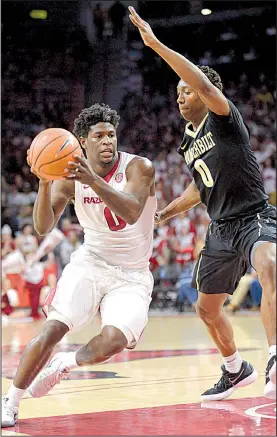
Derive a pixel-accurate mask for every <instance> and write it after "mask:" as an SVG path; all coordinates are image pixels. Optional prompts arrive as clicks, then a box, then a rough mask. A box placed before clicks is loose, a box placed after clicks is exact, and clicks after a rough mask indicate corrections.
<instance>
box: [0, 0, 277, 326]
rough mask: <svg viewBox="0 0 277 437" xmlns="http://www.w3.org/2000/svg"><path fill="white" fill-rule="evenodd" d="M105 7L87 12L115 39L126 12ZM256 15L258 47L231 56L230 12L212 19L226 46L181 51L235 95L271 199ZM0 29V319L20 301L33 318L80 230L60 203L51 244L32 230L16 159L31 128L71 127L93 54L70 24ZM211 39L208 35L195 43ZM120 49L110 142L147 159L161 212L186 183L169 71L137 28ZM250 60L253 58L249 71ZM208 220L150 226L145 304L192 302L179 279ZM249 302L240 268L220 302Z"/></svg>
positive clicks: (270, 75)
mask: <svg viewBox="0 0 277 437" xmlns="http://www.w3.org/2000/svg"><path fill="white" fill-rule="evenodd" d="M141 3H142V4H141V8H142V11H143V7H144V10H145V4H146V3H151V2H141ZM167 3H168V2H167ZM172 3H176V2H172ZM114 5H116V7H115V8H114V9H110V10H109V11H106V12H105V13H103V7H102V6H101V5H100V4H96V5H95V7H94V9H93V20H94V23H95V26H96V29H97V32H96V37H97V38H98V39H100V40H101V39H102V38H103V35H104V37H105V35H107V32H106V34H105V33H104V30H105V29H106V30H107V29H109V28H111V29H112V31H111V35H113V36H115V37H117V38H120V37H121V36H122V33H123V29H124V17H125V15H126V10H125V7H124V6H123V5H121V3H120V2H115V3H114ZM146 12H147V11H146ZM149 13H150V12H149ZM258 22H259V26H262V30H261V29H260V28H259V29H258V30H259V32H258V35H257V38H256V39H257V41H258V36H259V44H258V43H257V44H256V45H255V44H254V42H255V41H254V42H253V41H252V44H253V45H252V46H245V38H244V43H243V44H242V45H241V49H240V50H241V51H240V52H239V54H240V55H239V59H236V57H238V52H237V51H236V52H235V51H234V48H235V47H236V46H237V45H238V44H241V35H240V34H239V33H240V32H241V30H240V27H239V26H238V24H237V22H236V21H233V22H232V23H234V25H233V26H231V25H230V26H229V27H227V28H226V27H224V31H223V30H222V29H223V28H222V25H221V23H217V24H218V30H217V32H218V34H217V37H216V38H217V39H215V40H218V41H221V42H225V43H226V44H227V45H228V44H229V46H230V47H233V48H232V49H231V48H230V49H228V50H225V49H224V50H222V51H221V52H218V45H217V44H216V45H212V44H211V45H210V46H209V47H205V48H204V50H203V51H202V53H201V52H199V53H198V57H197V53H195V52H194V46H193V47H191V48H190V49H191V51H192V53H191V54H190V52H189V50H188V53H186V55H187V56H188V57H189V58H190V59H191V60H192V61H193V62H195V63H197V64H203V65H210V66H212V67H214V68H215V69H216V70H218V71H219V73H220V74H222V80H223V84H224V93H225V95H226V96H227V97H228V98H229V99H230V100H232V101H233V102H234V103H235V104H236V106H237V107H238V109H239V110H240V112H241V113H242V115H243V117H244V119H245V122H246V123H247V125H248V127H249V129H250V131H251V144H252V148H253V150H254V153H255V155H256V158H257V160H258V162H259V165H260V169H261V173H262V176H263V180H264V184H265V189H266V192H267V193H268V195H269V199H270V202H271V203H272V204H276V143H275V133H276V112H275V105H276V90H275V77H274V71H272V70H274V69H272V68H270V66H269V65H268V63H269V62H270V59H268V58H267V59H266V58H265V57H264V53H263V49H262V47H263V46H262V43H261V42H260V39H262V41H267V39H268V38H271V36H272V35H273V38H274V34H276V28H275V26H274V24H272V23H271V21H270V19H269V18H268V21H262V22H261V20H260V21H259V20H258ZM107 23H108V24H107ZM214 27H216V26H213V28H214ZM197 28H198V29H199V25H198V26H197ZM3 30H4V33H3V53H2V157H1V159H2V192H1V200H2V203H1V212H2V242H1V251H2V252H1V256H2V261H3V265H4V268H3V269H2V313H4V314H5V315H6V316H9V315H10V314H12V313H13V312H14V308H16V307H31V310H30V314H29V316H30V317H31V318H32V319H38V318H40V317H41V311H40V308H41V304H42V302H43V300H44V299H45V296H46V294H47V293H48V292H49V291H50V290H51V289H52V288H53V287H55V284H56V282H57V280H58V278H59V276H60V274H61V271H62V269H63V268H64V266H65V265H66V264H67V263H68V262H69V259H70V255H71V254H72V252H73V251H75V250H76V249H77V248H78V247H79V246H80V244H81V243H82V238H83V234H82V229H81V227H80V226H79V225H78V223H77V219H76V216H75V214H74V207H73V205H72V204H70V205H68V207H67V208H66V210H65V212H64V214H63V216H62V218H61V220H60V223H59V225H58V226H59V231H58V230H56V231H57V234H55V235H54V236H53V238H52V240H51V239H50V240H51V241H50V240H49V239H48V240H47V241H46V242H45V237H41V236H39V235H37V234H36V232H35V231H34V228H33V224H32V211H33V205H34V202H35V199H36V193H37V189H38V180H37V178H36V177H35V176H34V175H33V174H32V173H31V172H30V169H29V167H28V165H27V163H26V152H27V149H28V148H29V146H30V143H31V141H32V139H33V138H34V137H35V136H36V134H37V133H38V132H40V131H41V130H43V129H45V128H48V127H54V126H55V127H57V126H58V127H63V128H67V129H69V130H70V129H72V123H73V120H74V118H75V117H76V115H77V114H78V109H80V108H82V106H83V102H82V100H81V101H80V95H81V94H82V92H85V91H84V90H85V77H86V72H87V70H88V69H91V68H93V61H92V60H91V59H90V58H89V56H87V53H89V51H90V46H89V42H88V40H87V38H86V34H85V32H84V31H83V30H82V29H81V28H77V29H70V30H68V31H67V32H60V31H58V30H56V32H54V31H53V30H51V33H49V31H47V28H46V27H45V28H39V27H38V28H35V29H34V28H33V27H27V28H25V33H23V36H22V35H21V36H20V38H18V36H17V34H16V33H14V32H12V31H10V29H8V28H7V27H4V29H3ZM214 31H215V30H214ZM175 32H176V29H175ZM256 32H257V29H256ZM261 32H263V38H261ZM274 32H275V33H274ZM198 33H199V32H198ZM34 34H35V38H34ZM192 34H193V32H192ZM125 37H126V35H125ZM197 37H198V38H199V39H201V40H202V44H201V46H202V47H203V43H204V41H205V40H204V39H203V33H199V34H197V35H195V38H197ZM168 38H169V35H168V29H167V30H165V34H164V38H163V41H164V42H165V43H167V39H168ZM176 38H177V39H173V41H174V44H173V43H172V44H171V45H172V47H173V48H175V49H177V50H178V44H177V46H176V44H175V41H179V43H180V38H179V39H178V36H177V37H176ZM215 40H212V39H211V38H210V39H208V40H207V42H210V43H211V42H214V41H215ZM205 44H206V41H205ZM196 46H197V47H199V44H198V43H197V44H196ZM214 47H215V48H216V49H215V50H214ZM225 47H227V46H225ZM180 51H181V52H182V53H183V52H184V51H183V50H180ZM124 53H125V55H126V56H125V58H124V60H123V62H122V69H123V76H124V71H125V74H126V75H128V81H127V78H126V82H125V83H124V95H123V98H122V99H121V104H120V107H119V109H118V111H119V113H120V116H121V124H120V128H119V131H118V137H119V138H118V139H119V141H118V143H119V148H120V149H121V150H126V151H128V152H130V153H135V154H140V155H142V156H147V157H148V158H149V159H151V160H152V161H153V163H154V166H155V170H156V193H157V198H158V209H161V208H163V207H165V206H166V205H167V204H168V203H169V202H171V201H172V200H173V199H175V198H176V197H178V196H180V195H181V194H182V193H183V191H184V189H185V188H186V187H187V185H188V184H189V183H190V180H191V178H190V175H189V172H188V170H187V168H186V165H185V163H184V161H183V159H182V158H181V157H180V156H179V155H178V154H177V152H176V149H177V147H178V145H179V144H180V142H181V140H182V136H183V132H184V126H185V122H184V120H183V119H182V118H181V116H180V114H179V111H178V106H177V103H176V86H177V81H178V78H177V77H176V76H174V75H173V74H172V72H171V71H170V69H169V68H168V67H166V65H165V64H164V63H163V62H162V61H161V59H160V58H158V57H156V56H153V53H150V50H149V49H145V48H144V47H143V46H142V44H141V42H140V40H139V39H138V36H137V34H134V33H132V32H129V33H128V34H127V45H126V48H125V52H124ZM257 61H259V62H260V63H259V69H258V70H257ZM96 62H97V60H96ZM231 66H232V71H233V74H232V73H230V68H231ZM261 66H262V68H261ZM226 67H227V69H226ZM254 67H255V68H256V70H255V68H254ZM253 70H255V71H256V72H255V73H253ZM126 83H127V84H128V86H126ZM92 103H93V102H92ZM209 222H210V218H209V216H208V214H207V212H206V209H205V207H204V205H200V206H198V207H196V208H194V209H193V210H190V211H188V212H187V213H183V214H182V215H180V216H178V217H176V218H174V219H172V220H171V221H168V222H165V223H163V224H161V225H159V226H156V228H155V232H154V251H153V254H152V257H151V260H150V267H151V270H152V272H153V275H154V278H155V287H154V293H153V301H152V308H159V309H161V310H163V309H166V308H171V309H174V310H176V311H180V312H182V311H194V306H195V302H196V300H197V291H196V290H195V289H193V288H191V286H190V280H191V277H192V271H193V267H194V264H195V260H196V258H197V255H198V253H199V251H200V250H201V248H202V247H203V245H204V238H205V233H206V230H207V227H208V225H209ZM46 238H47V237H46ZM42 248H43V250H42ZM260 301H261V288H260V285H259V282H258V280H257V278H256V276H255V273H254V272H252V271H249V272H248V274H247V275H246V276H245V277H244V278H243V279H242V281H241V283H240V284H239V287H238V289H237V290H236V292H235V294H234V296H233V297H232V298H230V301H229V302H228V303H227V306H226V309H229V310H230V311H233V312H235V311H236V310H238V309H239V308H241V307H243V308H249V309H255V310H257V309H258V308H259V306H260Z"/></svg>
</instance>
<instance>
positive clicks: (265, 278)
mask: <svg viewBox="0 0 277 437" xmlns="http://www.w3.org/2000/svg"><path fill="white" fill-rule="evenodd" d="M257 273H258V278H259V282H260V284H261V286H262V288H263V289H267V288H268V285H272V284H274V286H276V255H275V254H272V253H271V254H266V255H265V256H264V258H263V260H261V262H260V264H259V266H258V267H257Z"/></svg>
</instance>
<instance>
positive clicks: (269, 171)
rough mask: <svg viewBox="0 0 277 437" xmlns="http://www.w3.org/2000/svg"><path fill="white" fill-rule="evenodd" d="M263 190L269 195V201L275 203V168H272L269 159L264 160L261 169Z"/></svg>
mask: <svg viewBox="0 0 277 437" xmlns="http://www.w3.org/2000/svg"><path fill="white" fill-rule="evenodd" d="M262 176H263V180H264V186H265V191H266V193H267V194H268V195H269V202H270V203H271V204H272V205H276V169H274V168H272V163H271V159H270V158H268V159H267V160H266V161H265V162H264V167H263V169H262Z"/></svg>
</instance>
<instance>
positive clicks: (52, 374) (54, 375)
mask: <svg viewBox="0 0 277 437" xmlns="http://www.w3.org/2000/svg"><path fill="white" fill-rule="evenodd" d="M65 354H66V352H59V353H58V354H56V355H55V356H54V357H53V358H52V360H51V361H50V363H49V364H48V366H47V367H45V368H44V369H43V370H41V372H40V373H39V374H38V375H37V377H36V378H35V379H34V381H33V382H32V384H31V385H30V387H29V388H28V391H29V393H30V395H31V396H33V397H34V398H40V397H41V396H44V395H46V394H47V393H48V392H49V391H50V390H52V388H53V387H54V386H55V385H56V384H59V383H60V381H61V379H66V378H67V377H68V375H69V370H68V369H66V368H65V366H64V364H63V356H64V355H65Z"/></svg>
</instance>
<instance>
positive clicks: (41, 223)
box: [33, 181, 55, 235]
mask: <svg viewBox="0 0 277 437" xmlns="http://www.w3.org/2000/svg"><path fill="white" fill-rule="evenodd" d="M33 221H34V228H35V230H36V231H37V233H38V234H39V235H45V234H47V233H48V232H50V231H51V230H52V229H53V227H54V223H55V216H54V211H53V208H52V206H51V182H49V181H47V182H44V181H43V182H42V181H40V183H39V190H38V194H37V197H36V201H35V204H34V209H33Z"/></svg>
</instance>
